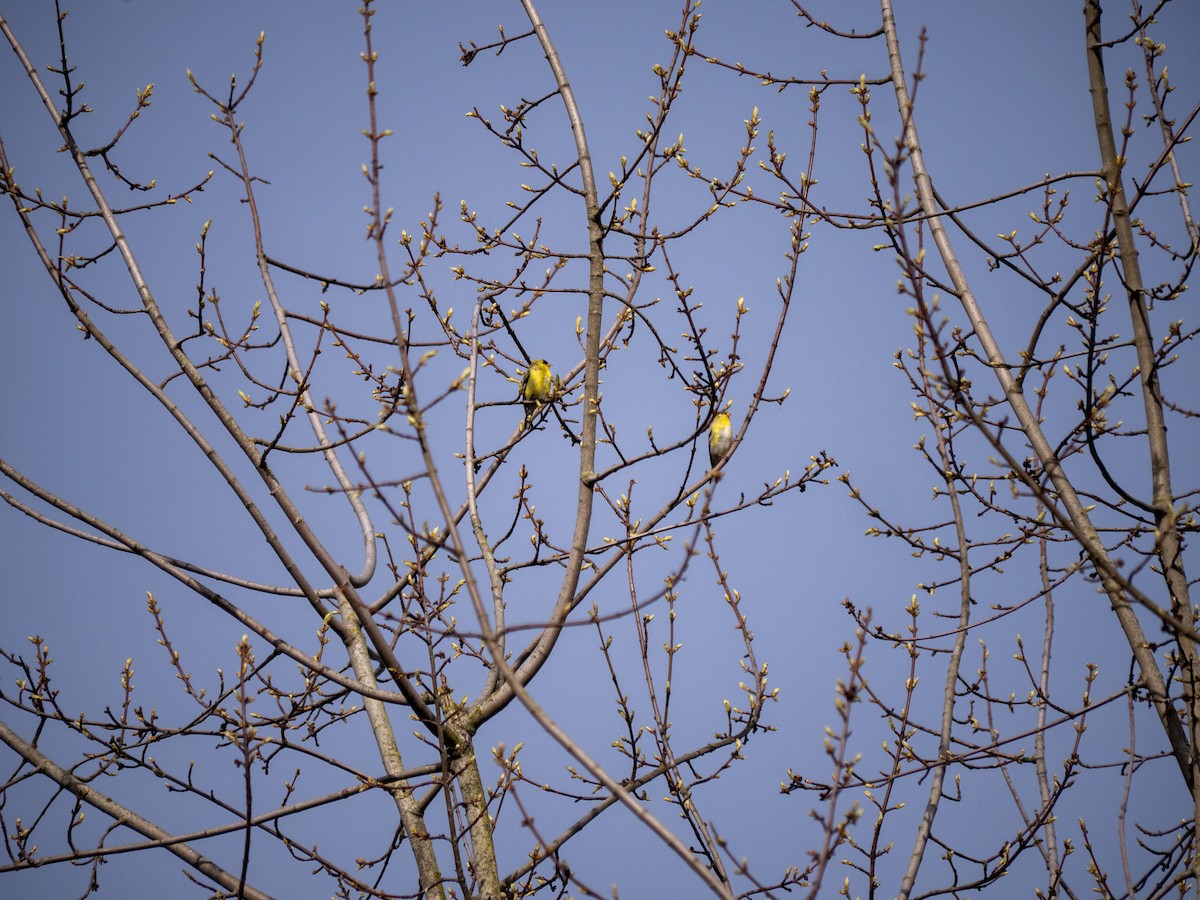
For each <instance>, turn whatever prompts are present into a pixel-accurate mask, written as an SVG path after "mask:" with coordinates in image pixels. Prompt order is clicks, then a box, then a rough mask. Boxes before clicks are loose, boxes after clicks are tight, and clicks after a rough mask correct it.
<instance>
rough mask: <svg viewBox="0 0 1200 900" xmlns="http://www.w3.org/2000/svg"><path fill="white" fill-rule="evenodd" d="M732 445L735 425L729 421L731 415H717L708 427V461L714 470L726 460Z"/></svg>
mask: <svg viewBox="0 0 1200 900" xmlns="http://www.w3.org/2000/svg"><path fill="white" fill-rule="evenodd" d="M732 443H733V425H732V424H731V423H730V421H729V414H728V413H723V412H720V413H717V414H716V415H715V416H713V420H712V424H711V425H710V426H708V461H709V463H710V464H711V465H712V466H713V467H714V468H715V467H716V465H717V463H719V462H720V461H721V460H722V459H724V458H725V454H726V453H728V452H729V446H730V444H732Z"/></svg>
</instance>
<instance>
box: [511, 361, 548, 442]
mask: <svg viewBox="0 0 1200 900" xmlns="http://www.w3.org/2000/svg"><path fill="white" fill-rule="evenodd" d="M553 389H554V379H553V378H551V377H550V364H549V363H548V362H546V361H545V360H544V359H535V360H534V361H533V362H531V363H530V364H529V371H528V372H526V373H525V378H524V379H523V380H522V381H521V393H520V394H519V395H518V396H519V397H520V399H521V400H522V402H524V404H525V427H526V428H528V427H529V423H530V422H532V421H533V417H534V414H535V413H537V411H538V408H539V407H540V406H541V405H542V403H543V402H545V401H546V400H549V399H550V394H551V392H552V391H553Z"/></svg>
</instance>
